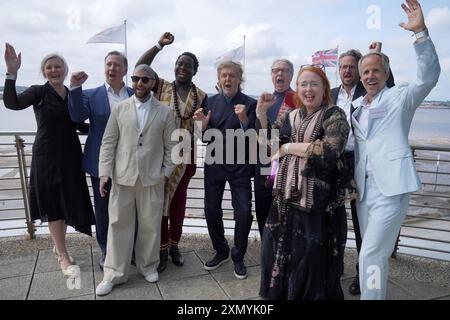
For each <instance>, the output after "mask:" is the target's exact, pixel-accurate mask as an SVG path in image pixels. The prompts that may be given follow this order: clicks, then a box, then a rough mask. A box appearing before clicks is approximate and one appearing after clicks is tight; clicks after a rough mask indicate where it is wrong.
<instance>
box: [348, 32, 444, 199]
mask: <svg viewBox="0 0 450 320" xmlns="http://www.w3.org/2000/svg"><path fill="white" fill-rule="evenodd" d="M414 48H415V51H416V55H417V64H418V72H417V80H416V81H414V82H412V83H409V84H407V83H405V84H399V85H397V86H395V87H392V88H390V89H387V88H385V89H384V90H383V91H382V92H380V93H379V94H378V95H377V96H376V97H375V99H374V100H373V102H372V105H371V107H370V109H369V110H370V115H369V126H368V130H367V133H366V132H365V131H364V130H363V129H362V128H361V126H360V125H359V122H358V120H357V119H358V116H359V113H360V112H361V109H362V107H361V105H359V106H357V105H355V107H357V109H356V111H355V112H354V113H353V115H352V123H353V126H354V135H355V139H356V145H355V180H356V184H357V187H358V192H359V197H360V200H362V199H363V196H364V191H365V181H366V180H365V176H366V164H367V161H368V162H369V168H370V169H371V170H372V174H373V177H374V179H375V182H376V184H377V186H378V188H379V190H380V191H381V193H382V194H383V195H385V196H388V197H390V196H395V195H399V194H404V193H408V192H414V191H417V190H419V189H420V180H419V177H418V175H417V172H416V170H415V167H414V159H413V154H412V152H411V148H410V146H409V143H408V135H409V130H410V127H411V122H412V120H413V117H414V113H415V111H416V109H417V107H418V106H419V105H420V104H421V103H422V101H423V100H424V99H425V97H426V96H427V95H428V94H429V93H430V91H431V90H432V89H433V87H434V86H435V85H436V83H437V81H438V79H439V74H440V72H441V68H440V65H439V59H438V56H437V54H436V50H435V48H434V45H433V42H432V41H431V39H429V38H428V39H427V40H425V41H424V42H421V43H415V44H414Z"/></svg>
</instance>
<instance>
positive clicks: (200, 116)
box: [194, 61, 256, 279]
mask: <svg viewBox="0 0 450 320" xmlns="http://www.w3.org/2000/svg"><path fill="white" fill-rule="evenodd" d="M242 74H243V70H242V66H241V65H240V64H238V63H235V62H232V61H226V62H223V63H221V64H220V65H219V67H218V69H217V75H218V79H219V87H220V91H221V92H220V93H219V94H217V95H215V96H213V97H211V98H208V99H207V101H206V105H205V110H204V111H203V110H202V109H199V110H197V112H196V113H195V115H194V120H196V121H202V129H203V131H204V134H203V140H204V141H205V142H208V146H207V149H206V155H207V156H206V159H205V216H206V222H207V225H208V232H209V236H210V238H211V241H212V244H213V247H214V249H215V250H216V254H215V255H214V257H213V258H212V259H210V260H209V261H207V262H206V263H205V265H204V268H205V269H206V270H214V269H217V268H218V267H219V266H220V265H221V264H222V263H224V262H225V261H227V260H228V258H229V254H230V249H229V246H228V243H227V240H226V239H225V231H224V226H223V220H222V219H223V212H222V200H223V193H224V189H225V183H226V182H228V183H229V185H230V190H231V197H232V206H233V209H234V220H235V228H234V247H233V249H232V250H231V257H232V260H233V263H234V275H235V276H236V277H237V278H238V279H245V278H246V277H247V269H246V267H245V264H244V255H245V253H246V251H247V244H248V235H249V233H250V229H251V225H252V221H253V216H252V214H251V207H252V205H251V200H252V194H251V182H250V178H251V176H252V175H253V170H254V166H253V165H251V164H250V159H249V154H250V152H249V150H248V149H249V148H248V147H249V143H248V141H246V140H247V139H246V136H247V133H249V134H251V133H253V137H250V140H252V139H254V140H253V141H254V142H255V144H256V131H255V130H254V128H255V119H256V113H255V109H256V100H254V99H252V98H250V97H249V96H247V95H245V94H243V93H242V92H241V83H242ZM207 129H208V130H207ZM212 129H214V130H212ZM249 129H250V130H249ZM252 129H253V130H252ZM205 130H206V131H205ZM230 133H231V134H232V135H234V136H233V137H231V138H230ZM211 136H213V137H214V140H213V141H211V140H212V139H211ZM236 140H238V143H236ZM244 141H245V142H244ZM241 142H242V143H241ZM220 149H222V150H220ZM221 151H223V152H221ZM209 155H210V157H209Z"/></svg>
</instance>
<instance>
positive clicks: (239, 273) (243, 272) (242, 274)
mask: <svg viewBox="0 0 450 320" xmlns="http://www.w3.org/2000/svg"><path fill="white" fill-rule="evenodd" d="M234 275H235V276H236V278H238V279H240V280H244V279H245V278H247V268H246V267H245V264H244V261H236V262H234Z"/></svg>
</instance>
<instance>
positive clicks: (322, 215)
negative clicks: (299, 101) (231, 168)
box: [260, 107, 349, 300]
mask: <svg viewBox="0 0 450 320" xmlns="http://www.w3.org/2000/svg"><path fill="white" fill-rule="evenodd" d="M348 132H349V126H348V124H347V120H346V118H345V113H344V112H343V111H342V110H341V109H339V108H337V107H332V108H328V109H327V110H326V111H325V113H324V117H323V122H322V124H321V128H320V130H319V133H318V137H317V140H315V142H314V143H312V145H315V146H320V147H317V148H315V151H311V152H310V153H309V154H308V156H307V162H306V166H305V169H304V170H303V171H302V172H301V174H302V176H304V177H313V178H314V184H313V188H312V190H313V191H312V196H313V199H314V205H313V206H312V208H302V207H300V206H299V205H298V202H296V201H294V202H292V203H290V202H289V201H287V200H280V199H284V198H279V199H278V201H277V191H276V190H275V189H274V200H273V202H272V207H271V210H270V213H269V215H268V217H267V220H266V224H265V227H264V232H263V237H262V245H261V247H262V248H261V249H262V251H261V287H260V295H261V297H262V298H265V299H273V300H323V299H327V300H330V299H331V300H333V299H343V298H344V295H343V292H342V288H341V284H340V276H341V275H342V272H343V256H344V248H345V242H346V233H347V221H346V211H345V206H344V197H345V184H346V183H347V180H348V177H347V176H346V172H345V168H344V167H343V166H342V165H343V162H342V160H343V158H342V153H343V151H344V148H345V144H346V141H347V136H348ZM280 140H281V144H284V143H288V142H293V139H292V127H291V124H290V121H289V115H287V116H286V118H285V120H284V122H283V124H282V127H281V130H280ZM304 142H307V141H304ZM311 149H314V148H308V150H311ZM278 175H280V171H279V172H278ZM278 203H282V206H281V207H280V206H279V205H278ZM283 206H285V207H284V208H285V209H283V210H281V211H282V213H281V211H280V210H279V209H280V208H282V207H283Z"/></svg>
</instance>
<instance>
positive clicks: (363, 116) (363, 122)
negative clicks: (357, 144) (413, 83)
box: [354, 87, 388, 174]
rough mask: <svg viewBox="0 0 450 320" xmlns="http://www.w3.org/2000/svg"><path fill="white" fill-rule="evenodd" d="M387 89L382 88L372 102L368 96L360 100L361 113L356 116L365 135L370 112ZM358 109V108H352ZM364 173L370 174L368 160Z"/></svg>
mask: <svg viewBox="0 0 450 320" xmlns="http://www.w3.org/2000/svg"><path fill="white" fill-rule="evenodd" d="M387 89H388V88H387V87H384V89H383V90H381V91H380V92H378V94H377V95H376V96H375V97H374V98H373V99H372V102H369V101H368V97H369V96H368V95H365V96H364V99H362V101H361V104H360V106H362V108H361V111H360V112H359V114H358V115H357V116H358V119H357V120H358V122H359V125H360V127H361V129H362V130H363V131H364V133H365V134H366V135H367V133H368V130H369V117H370V110H371V109H373V108H376V107H377V105H378V101H380V99H381V96H382V95H383V93H384V91H386V90H387ZM354 107H359V106H354ZM366 172H367V174H370V173H371V172H372V169H371V167H370V163H369V159H367V161H366Z"/></svg>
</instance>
